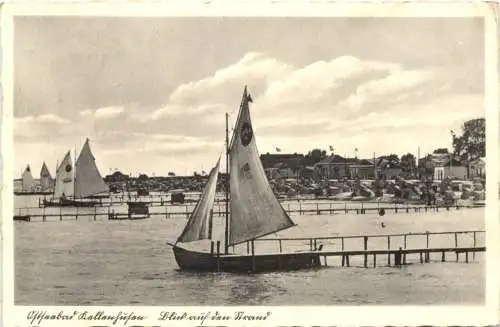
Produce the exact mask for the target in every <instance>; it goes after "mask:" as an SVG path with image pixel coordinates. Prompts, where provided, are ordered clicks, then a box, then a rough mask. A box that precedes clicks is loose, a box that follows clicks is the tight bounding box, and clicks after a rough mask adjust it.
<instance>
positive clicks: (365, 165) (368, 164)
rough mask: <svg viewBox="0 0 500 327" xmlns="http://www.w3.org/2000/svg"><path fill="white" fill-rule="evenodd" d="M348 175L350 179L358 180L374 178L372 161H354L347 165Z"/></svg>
mask: <svg viewBox="0 0 500 327" xmlns="http://www.w3.org/2000/svg"><path fill="white" fill-rule="evenodd" d="M349 173H350V175H351V177H352V178H359V179H373V178H375V171H374V166H373V160H366V159H355V160H354V161H353V162H352V163H351V164H350V165H349Z"/></svg>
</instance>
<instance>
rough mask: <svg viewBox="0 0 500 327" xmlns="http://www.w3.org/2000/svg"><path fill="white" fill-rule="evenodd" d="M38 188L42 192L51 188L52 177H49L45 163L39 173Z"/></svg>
mask: <svg viewBox="0 0 500 327" xmlns="http://www.w3.org/2000/svg"><path fill="white" fill-rule="evenodd" d="M40 186H41V187H42V190H43V191H46V190H48V189H50V188H52V176H50V172H49V169H48V168H47V165H46V164H45V162H44V163H43V165H42V170H41V171H40Z"/></svg>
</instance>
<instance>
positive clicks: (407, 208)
mask: <svg viewBox="0 0 500 327" xmlns="http://www.w3.org/2000/svg"><path fill="white" fill-rule="evenodd" d="M130 203H137V204H140V203H144V202H141V201H138V202H134V201H131V202H128V204H130ZM148 206H150V207H151V206H152V205H151V203H150V202H148ZM482 207H484V206H483V205H474V204H469V205H455V206H440V205H433V206H425V205H410V204H406V205H401V204H394V205H390V204H384V203H378V204H373V203H372V204H365V203H363V202H358V203H356V204H351V203H347V202H341V203H339V202H337V203H332V202H330V203H318V202H315V203H304V204H302V203H300V202H299V203H296V204H294V206H292V204H290V203H288V204H286V205H283V208H284V209H285V211H286V212H287V213H288V214H290V215H292V214H294V215H324V214H326V215H334V214H353V213H354V214H358V215H364V214H368V213H372V214H377V215H384V214H385V213H386V212H393V213H424V212H439V211H443V210H447V211H449V210H452V209H453V210H460V209H471V208H482ZM164 208H165V210H161V211H150V212H149V215H150V216H163V217H165V218H167V219H168V218H172V217H179V216H180V217H182V216H184V217H189V216H190V215H191V212H192V211H193V210H194V206H193V205H191V206H190V205H169V206H165V207H164ZM68 209H70V210H72V211H68ZM16 211H17V212H16V213H17V216H27V215H28V216H30V217H31V218H32V219H31V220H32V221H33V218H34V219H35V220H36V218H41V220H42V221H45V220H46V219H47V218H50V217H58V218H59V220H63V218H69V219H75V218H76V219H77V220H78V217H93V218H94V220H97V218H98V217H107V218H109V217H110V214H112V213H113V209H112V207H111V206H108V207H104V208H100V207H91V208H78V207H75V208H73V207H71V208H62V207H58V208H55V207H52V208H44V207H42V208H38V207H27V208H19V209H17V210H16ZM123 214H125V215H126V213H123ZM213 214H214V216H219V217H224V216H225V214H226V211H225V207H224V206H223V205H218V204H216V205H214V210H213Z"/></svg>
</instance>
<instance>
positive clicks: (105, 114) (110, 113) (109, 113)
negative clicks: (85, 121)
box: [79, 106, 125, 119]
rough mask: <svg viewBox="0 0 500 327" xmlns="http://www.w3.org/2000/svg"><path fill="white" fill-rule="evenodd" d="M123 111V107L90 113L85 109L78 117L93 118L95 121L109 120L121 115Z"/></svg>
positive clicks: (90, 111)
mask: <svg viewBox="0 0 500 327" xmlns="http://www.w3.org/2000/svg"><path fill="white" fill-rule="evenodd" d="M124 111H125V108H124V107H118V106H117V107H104V108H99V109H96V110H95V111H92V110H90V109H86V110H83V111H80V113H79V115H80V116H82V117H93V118H95V119H109V118H113V117H117V116H119V115H121V114H122V113H123V112H124Z"/></svg>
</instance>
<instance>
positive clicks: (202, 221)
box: [177, 159, 220, 243]
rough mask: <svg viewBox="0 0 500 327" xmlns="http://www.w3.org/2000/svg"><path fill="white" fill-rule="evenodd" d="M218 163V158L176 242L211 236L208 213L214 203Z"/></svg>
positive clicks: (210, 218)
mask: <svg viewBox="0 0 500 327" xmlns="http://www.w3.org/2000/svg"><path fill="white" fill-rule="evenodd" d="M219 163H220V159H219V160H217V164H216V165H215V167H214V168H212V170H211V171H210V175H209V177H208V182H207V184H206V185H205V189H204V190H203V193H202V194H201V197H200V200H199V201H198V203H197V204H196V207H195V209H194V211H193V212H192V214H191V217H190V218H189V220H188V222H187V223H186V227H185V228H184V231H183V232H182V234H181V236H179V238H178V239H177V242H184V243H186V242H193V241H199V240H204V239H210V238H211V237H212V231H211V226H212V217H211V215H210V210H211V209H212V206H213V204H214V201H215V193H216V191H217V179H218V176H219Z"/></svg>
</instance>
